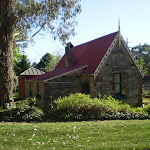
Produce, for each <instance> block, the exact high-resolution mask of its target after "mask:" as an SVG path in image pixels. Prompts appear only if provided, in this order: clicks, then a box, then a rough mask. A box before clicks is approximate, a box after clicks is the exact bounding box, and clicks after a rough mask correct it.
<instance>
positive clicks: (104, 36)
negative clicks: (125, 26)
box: [75, 31, 119, 47]
mask: <svg viewBox="0 0 150 150" xmlns="http://www.w3.org/2000/svg"><path fill="white" fill-rule="evenodd" d="M118 32H119V31H116V32H113V33H110V34H106V35H104V36H101V37H98V38H95V39H93V40H90V41H88V42H85V43H82V44H79V45H77V46H75V47H78V46H81V45H84V44H86V43H90V42H92V41H95V40H98V39H100V38H104V37H106V36H109V35H112V34H116V33H118Z"/></svg>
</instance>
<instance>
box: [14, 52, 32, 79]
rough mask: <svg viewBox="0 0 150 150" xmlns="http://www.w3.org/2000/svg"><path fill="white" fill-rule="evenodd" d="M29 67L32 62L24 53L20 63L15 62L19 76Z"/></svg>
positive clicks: (15, 69) (16, 72) (15, 70)
mask: <svg viewBox="0 0 150 150" xmlns="http://www.w3.org/2000/svg"><path fill="white" fill-rule="evenodd" d="M29 68H30V62H29V60H28V59H27V56H26V55H24V54H23V55H22V57H21V58H20V60H19V62H18V63H17V62H16V63H14V72H15V74H16V75H17V76H18V75H20V74H21V73H22V72H24V71H25V70H27V69H29Z"/></svg>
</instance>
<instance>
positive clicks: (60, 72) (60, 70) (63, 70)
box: [30, 65, 87, 81]
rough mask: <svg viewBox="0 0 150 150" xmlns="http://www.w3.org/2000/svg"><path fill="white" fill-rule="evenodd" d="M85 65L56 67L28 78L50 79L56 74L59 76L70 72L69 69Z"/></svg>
mask: <svg viewBox="0 0 150 150" xmlns="http://www.w3.org/2000/svg"><path fill="white" fill-rule="evenodd" d="M85 67H87V65H80V66H73V67H72V68H66V67H61V68H57V69H55V70H53V71H50V72H47V73H45V74H43V75H40V76H37V77H34V78H32V79H30V80H33V81H39V80H41V81H42V80H46V79H50V78H53V77H56V76H59V75H63V74H65V73H67V72H71V71H74V70H77V69H81V68H85Z"/></svg>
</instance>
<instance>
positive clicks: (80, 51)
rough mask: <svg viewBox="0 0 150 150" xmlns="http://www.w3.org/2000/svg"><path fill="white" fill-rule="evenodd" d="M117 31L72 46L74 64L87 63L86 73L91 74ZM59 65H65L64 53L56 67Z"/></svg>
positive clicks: (59, 66)
mask: <svg viewBox="0 0 150 150" xmlns="http://www.w3.org/2000/svg"><path fill="white" fill-rule="evenodd" d="M117 33H118V32H114V33H112V34H109V35H106V36H103V37H100V38H98V39H95V40H92V41H90V42H87V43H84V44H81V45H79V46H76V47H74V63H75V64H74V66H79V65H88V71H89V72H88V73H91V74H93V73H94V72H95V70H96V68H97V67H98V65H99V63H100V62H101V60H102V59H103V57H104V55H105V53H106V52H107V50H108V48H109V47H110V45H111V43H112V42H113V40H114V38H115V37H116V35H117ZM61 67H65V55H64V56H63V58H62V59H61V60H60V62H59V63H58V65H57V67H56V69H58V68H61Z"/></svg>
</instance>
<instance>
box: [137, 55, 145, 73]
mask: <svg viewBox="0 0 150 150" xmlns="http://www.w3.org/2000/svg"><path fill="white" fill-rule="evenodd" d="M137 62H138V64H139V66H140V68H141V70H143V73H144V75H148V67H147V66H146V63H145V60H144V59H142V57H141V58H140V57H137Z"/></svg>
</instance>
